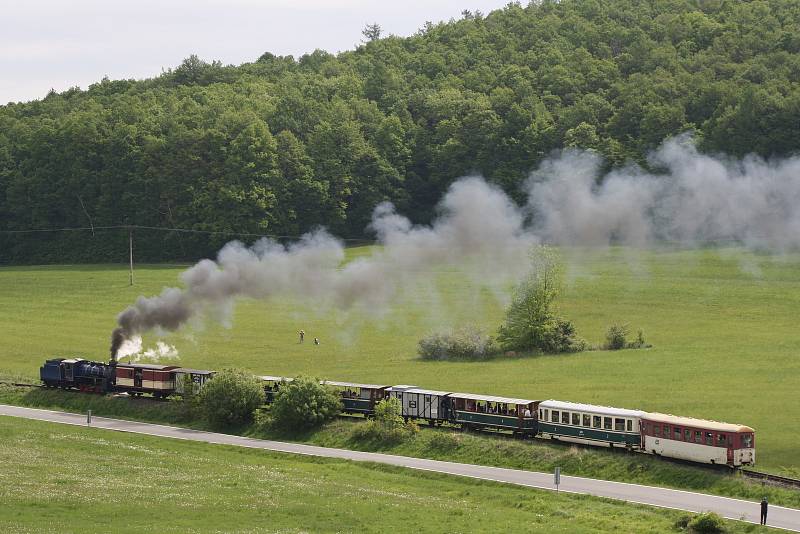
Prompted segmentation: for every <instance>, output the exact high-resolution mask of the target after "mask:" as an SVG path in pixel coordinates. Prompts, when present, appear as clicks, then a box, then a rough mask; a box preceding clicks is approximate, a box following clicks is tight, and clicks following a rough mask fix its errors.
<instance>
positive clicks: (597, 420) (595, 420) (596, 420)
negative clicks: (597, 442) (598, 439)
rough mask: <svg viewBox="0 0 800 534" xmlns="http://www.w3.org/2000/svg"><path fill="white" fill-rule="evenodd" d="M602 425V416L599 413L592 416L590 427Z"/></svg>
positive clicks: (600, 426)
mask: <svg viewBox="0 0 800 534" xmlns="http://www.w3.org/2000/svg"><path fill="white" fill-rule="evenodd" d="M602 427H603V418H602V417H600V416H599V415H593V416H592V428H602Z"/></svg>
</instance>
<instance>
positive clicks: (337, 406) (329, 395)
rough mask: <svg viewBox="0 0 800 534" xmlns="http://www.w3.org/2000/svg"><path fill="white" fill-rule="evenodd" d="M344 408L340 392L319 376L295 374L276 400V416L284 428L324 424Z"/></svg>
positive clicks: (313, 426)
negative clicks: (315, 377) (317, 377)
mask: <svg viewBox="0 0 800 534" xmlns="http://www.w3.org/2000/svg"><path fill="white" fill-rule="evenodd" d="M341 411H342V401H341V398H340V397H339V395H338V394H337V393H336V392H335V391H333V390H332V389H331V388H329V387H327V386H323V385H321V384H320V383H319V381H318V380H315V379H313V378H307V377H298V378H295V379H294V380H293V381H292V382H288V383H286V384H284V385H282V386H281V387H280V389H279V390H278V392H277V393H276V394H275V400H274V401H273V403H272V410H271V412H272V419H273V421H274V424H275V426H276V427H278V428H281V429H283V430H290V431H294V430H307V429H310V428H315V427H318V426H321V425H322V424H324V423H326V422H328V421H330V420H332V419H333V418H334V417H336V415H338V414H339V412H341Z"/></svg>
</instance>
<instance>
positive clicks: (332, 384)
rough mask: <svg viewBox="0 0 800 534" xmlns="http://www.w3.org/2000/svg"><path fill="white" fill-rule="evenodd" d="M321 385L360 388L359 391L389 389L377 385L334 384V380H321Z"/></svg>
mask: <svg viewBox="0 0 800 534" xmlns="http://www.w3.org/2000/svg"><path fill="white" fill-rule="evenodd" d="M321 384H323V385H326V386H339V387H350V388H361V389H386V388H388V387H390V386H386V385H377V384H356V383H355V382H336V381H334V380H323V381H322V382H321Z"/></svg>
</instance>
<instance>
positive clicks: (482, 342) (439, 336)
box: [418, 326, 498, 360]
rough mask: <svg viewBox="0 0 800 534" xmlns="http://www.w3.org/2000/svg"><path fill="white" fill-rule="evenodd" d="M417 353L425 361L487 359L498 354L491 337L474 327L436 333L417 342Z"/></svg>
mask: <svg viewBox="0 0 800 534" xmlns="http://www.w3.org/2000/svg"><path fill="white" fill-rule="evenodd" d="M418 353H419V355H420V357H421V358H423V359H425V360H468V359H481V360H483V359H487V358H490V357H492V356H494V355H496V354H497V353H498V349H497V346H496V345H495V342H494V339H492V337H491V336H487V335H485V334H484V333H483V332H482V331H481V330H480V329H478V328H476V327H474V326H465V327H462V328H459V329H457V330H453V331H451V332H444V333H443V332H438V333H433V334H430V335H428V336H425V337H424V338H422V339H421V340H420V341H419V347H418Z"/></svg>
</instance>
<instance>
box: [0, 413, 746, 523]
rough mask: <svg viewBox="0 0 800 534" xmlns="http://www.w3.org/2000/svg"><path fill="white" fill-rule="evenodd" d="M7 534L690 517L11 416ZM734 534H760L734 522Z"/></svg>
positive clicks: (3, 430) (1, 437)
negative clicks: (755, 533)
mask: <svg viewBox="0 0 800 534" xmlns="http://www.w3.org/2000/svg"><path fill="white" fill-rule="evenodd" d="M0 464H2V465H3V466H4V468H3V469H2V471H0V482H2V484H0V498H2V502H3V513H2V514H0V531H2V532H8V533H22V532H64V533H71V532H121V533H124V532H164V533H169V532H181V533H184V532H248V533H252V532H286V533H289V532H392V531H394V532H541V533H551V532H569V533H584V532H653V533H655V532H670V531H677V529H675V528H674V527H673V525H674V524H675V522H676V521H677V520H678V519H679V518H680V517H681V516H682V515H683V514H682V513H681V512H677V511H673V510H664V509H657V508H651V507H646V506H639V505H632V504H625V503H620V502H616V501H611V500H605V499H597V498H591V497H584V496H577V495H569V494H564V493H562V494H558V495H557V494H554V493H552V492H547V491H538V490H532V489H528V488H520V487H514V486H507V485H502V484H497V483H492V482H483V481H476V480H472V479H462V478H457V477H449V476H445V475H437V474H433V473H426V472H413V471H409V470H404V469H399V468H393V467H389V466H380V465H375V464H364V463H349V462H344V461H339V460H327V459H320V458H312V457H302V456H294V455H281V454H277V453H269V452H264V451H260V450H255V449H246V448H236V447H228V446H218V445H208V444H203V443H195V442H188V441H180V440H170V439H164V438H154V437H149V436H140V435H135V434H122V433H115V432H110V431H106V430H100V429H94V428H85V427H71V426H67V425H59V424H55V423H44V422H40V421H28V420H21V419H15V418H9V417H0ZM727 524H728V527H729V530H728V531H729V532H731V533H736V532H752V531H755V530H757V529H758V528H757V527H756V526H755V525H745V524H743V523H738V522H732V521H728V522H727Z"/></svg>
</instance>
